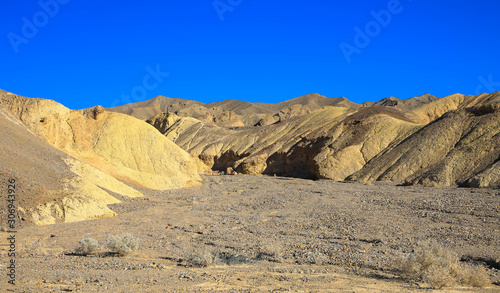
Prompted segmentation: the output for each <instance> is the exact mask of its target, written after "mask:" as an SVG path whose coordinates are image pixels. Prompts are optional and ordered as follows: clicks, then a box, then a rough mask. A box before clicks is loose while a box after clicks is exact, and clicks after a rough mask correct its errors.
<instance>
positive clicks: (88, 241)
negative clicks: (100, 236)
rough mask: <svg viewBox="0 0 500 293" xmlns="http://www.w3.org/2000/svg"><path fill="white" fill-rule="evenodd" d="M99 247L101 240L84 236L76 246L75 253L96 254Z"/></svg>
mask: <svg viewBox="0 0 500 293" xmlns="http://www.w3.org/2000/svg"><path fill="white" fill-rule="evenodd" d="M97 249H99V242H97V240H95V239H92V238H83V239H82V240H80V241H79V242H78V246H77V247H76V248H75V253H76V254H79V255H83V256H86V255H89V254H94V253H95V252H96V251H97Z"/></svg>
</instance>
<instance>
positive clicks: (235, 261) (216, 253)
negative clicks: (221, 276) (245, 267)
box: [182, 247, 254, 268]
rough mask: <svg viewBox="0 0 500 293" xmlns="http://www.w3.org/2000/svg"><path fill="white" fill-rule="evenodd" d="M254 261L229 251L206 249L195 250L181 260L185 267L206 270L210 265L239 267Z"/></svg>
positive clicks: (246, 256)
mask: <svg viewBox="0 0 500 293" xmlns="http://www.w3.org/2000/svg"><path fill="white" fill-rule="evenodd" d="M253 261H254V260H253V259H252V258H250V257H249V256H248V255H245V254H240V253H236V252H232V251H231V252H230V251H221V250H219V249H211V248H207V247H202V248H195V249H194V250H193V251H192V252H190V253H187V254H186V255H185V257H184V259H183V260H182V262H183V265H185V266H187V267H197V268H206V267H209V266H212V265H229V266H230V265H240V264H248V263H251V262H253Z"/></svg>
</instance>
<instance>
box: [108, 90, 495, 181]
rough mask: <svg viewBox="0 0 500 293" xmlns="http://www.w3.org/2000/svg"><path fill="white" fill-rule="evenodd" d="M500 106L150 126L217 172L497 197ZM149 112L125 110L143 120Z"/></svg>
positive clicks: (295, 114)
mask: <svg viewBox="0 0 500 293" xmlns="http://www.w3.org/2000/svg"><path fill="white" fill-rule="evenodd" d="M155 99H161V100H163V101H166V102H164V104H169V103H170V102H169V101H170V100H174V99H169V98H165V97H161V98H155ZM499 103H500V93H494V94H490V95H488V94H482V95H478V96H471V95H461V94H454V95H450V96H447V97H444V98H438V97H436V96H433V95H430V94H426V95H422V96H419V97H414V98H411V99H408V100H400V99H397V98H394V97H390V98H387V99H383V100H381V101H379V102H376V103H364V104H362V105H359V104H355V103H351V102H349V101H348V100H346V99H344V98H337V99H331V98H326V97H324V96H321V95H317V94H312V95H306V96H303V97H298V98H295V99H292V100H289V101H285V102H281V103H277V104H266V103H249V102H240V101H234V100H228V101H223V102H219V103H212V104H200V103H197V102H192V103H190V102H184V103H183V105H184V108H182V107H181V105H179V104H177V106H176V107H177V108H176V107H172V111H170V110H169V111H164V112H161V113H157V114H155V115H154V116H152V117H150V118H149V119H147V122H149V123H150V124H152V125H153V126H155V127H156V128H157V129H158V130H159V131H160V132H161V133H163V134H164V135H166V136H167V137H168V138H169V139H171V140H172V141H174V142H175V143H176V144H177V145H179V146H180V147H182V148H183V149H184V150H186V151H188V152H189V153H190V154H191V155H193V156H197V157H199V158H200V159H201V160H202V161H203V162H204V163H205V164H206V165H207V166H208V167H210V168H212V169H213V170H219V171H225V172H234V171H235V172H239V173H244V174H267V175H283V176H292V177H301V178H316V179H317V178H326V179H335V180H345V179H349V180H361V181H372V180H384V181H394V182H401V183H405V184H423V185H427V186H449V185H456V184H458V185H467V186H477V187H498V185H499V183H498V182H499V181H500V179H499V175H498V174H499V170H498V166H499V165H498V163H496V162H497V161H498V159H499V158H500V148H499V147H498V144H499V143H500V135H499V133H500V123H499V121H500V120H499V119H498V118H499V117H498V115H499V108H498V105H499ZM145 104H148V103H145ZM143 105H144V104H131V105H125V106H122V107H124V108H127V109H137V111H139V110H142V109H143ZM193 105H194V106H193ZM208 105H209V106H208ZM200 107H202V108H204V109H208V111H212V112H210V113H211V114H207V116H206V117H209V119H201V118H200V116H199V115H198V114H197V113H199V109H200ZM111 110H113V111H116V110H120V108H118V109H117V108H114V109H111ZM156 110H157V111H159V110H161V109H160V108H157V109H156ZM190 113H195V114H192V115H191V114H190ZM205 113H206V112H205ZM220 113H231V114H230V115H228V116H230V117H232V118H234V120H232V121H233V122H234V121H241V122H243V123H239V122H238V123H229V124H224V123H217V119H215V118H213V117H215V116H217V115H218V114H220ZM210 115H212V116H210ZM210 117H212V118H210ZM259 118H260V120H258V122H257V123H254V122H255V121H256V120H257V119H259ZM225 121H228V120H227V119H226V120H225ZM241 124H243V125H244V126H245V127H241ZM228 126H231V127H228ZM234 126H240V127H234Z"/></svg>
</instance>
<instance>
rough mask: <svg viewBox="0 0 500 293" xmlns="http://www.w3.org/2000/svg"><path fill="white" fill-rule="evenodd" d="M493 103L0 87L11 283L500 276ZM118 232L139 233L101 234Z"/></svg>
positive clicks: (392, 287)
mask: <svg viewBox="0 0 500 293" xmlns="http://www.w3.org/2000/svg"><path fill="white" fill-rule="evenodd" d="M499 118H500V92H497V93H493V94H482V95H478V96H467V95H460V94H455V95H451V96H448V97H444V98H438V97H435V96H432V95H429V94H427V95H423V96H420V97H415V98H412V99H409V100H400V99H397V98H395V97H390V98H387V99H383V100H381V101H379V102H376V103H364V104H356V103H352V102H350V101H348V100H347V99H345V98H327V97H324V96H321V95H318V94H311V95H306V96H302V97H298V98H295V99H292V100H289V101H284V102H281V103H276V104H267V103H249V102H243V101H235V100H227V101H222V102H217V103H208V104H205V103H200V102H195V101H189V100H182V99H173V98H167V97H163V96H158V97H156V98H154V99H151V100H148V101H144V102H139V103H133V104H127V105H123V106H119V107H114V108H109V109H105V108H102V107H100V106H95V107H92V108H89V109H83V110H70V109H68V108H66V107H64V106H63V105H61V104H59V103H57V102H54V101H51V100H45V99H33V98H26V97H22V96H18V95H16V94H13V93H9V92H5V91H0V133H1V134H2V139H1V140H0V180H1V181H0V182H1V183H0V186H1V192H2V202H3V204H0V220H1V222H0V227H1V228H2V232H1V237H2V239H4V240H5V239H7V237H9V235H10V234H9V232H8V231H9V226H8V221H7V219H8V217H9V214H13V215H14V217H15V228H16V229H17V230H19V231H18V234H16V235H17V236H16V237H17V247H16V249H17V250H16V251H17V254H16V256H15V257H16V261H17V264H18V265H17V268H16V270H17V271H16V274H17V280H18V282H17V285H16V286H17V287H6V288H14V290H15V291H16V292H61V291H79V292H236V291H244V292H274V291H289V292H300V291H302V292H353V291H355V292H382V291H383V292H409V291H412V292H413V291H415V292H427V291H428V290H429V289H430V288H439V287H448V288H452V289H450V290H451V291H449V292H498V291H499V289H498V288H499V287H498V284H500V283H499V282H500V260H499V259H500V250H499V248H500V228H499V227H500V217H499V215H500V195H499V191H498V188H499V187H500V162H499V159H500V119H499ZM224 174H225V175H224ZM230 175H233V176H230ZM256 175H258V176H256ZM261 175H269V176H261ZM11 179H15V181H16V187H15V189H16V200H15V209H14V210H12V209H10V208H9V207H8V205H7V194H8V190H7V189H8V187H7V186H8V184H7V183H8V180H11ZM310 179H314V180H310ZM324 179H328V180H324ZM12 211H14V212H12ZM124 233H131V234H132V235H134V236H136V237H138V238H139V239H140V246H139V248H138V250H137V251H134V252H132V253H131V254H129V255H126V256H117V255H116V254H113V253H110V252H109V251H107V250H106V247H105V245H103V244H104V243H105V241H106V237H107V235H108V234H114V235H118V234H124ZM82 238H93V239H96V240H98V241H99V243H100V244H101V245H100V246H99V248H97V250H96V251H93V253H91V254H90V255H88V256H81V255H76V254H75V246H76V245H77V244H78V241H79V240H81V239H82ZM3 243H4V242H2V244H3ZM422 243H424V244H422ZM432 243H435V245H434V244H432ZM426 245H427V246H426ZM428 245H430V246H428ZM433 245H434V246H433ZM440 247H441V248H440ZM442 247H444V248H442ZM422 249H423V250H422ZM0 258H1V259H0V261H1V264H0V269H2V270H3V269H5V270H7V264H9V262H10V259H11V258H12V257H11V256H9V253H8V246H2V247H1V248H0ZM3 275H4V276H3V278H5V280H4V279H1V280H0V281H2V282H4V283H5V284H7V279H6V278H7V276H6V274H3ZM495 284H496V285H495ZM3 286H4V284H3V283H2V284H1V285H0V288H2V287H3ZM474 286H477V287H474ZM480 287H481V288H480Z"/></svg>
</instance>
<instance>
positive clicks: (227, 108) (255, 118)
mask: <svg viewBox="0 0 500 293" xmlns="http://www.w3.org/2000/svg"><path fill="white" fill-rule="evenodd" d="M328 106H340V107H359V105H357V104H355V103H352V102H349V101H348V100H347V99H345V98H327V97H325V96H322V95H319V94H310V95H305V96H302V97H298V98H295V99H291V100H288V101H284V102H281V103H276V104H271V103H250V102H245V101H237V100H224V101H221V102H214V103H208V104H204V103H200V102H196V101H189V100H183V99H175V98H167V97H164V96H158V97H155V98H153V99H151V100H148V101H143V102H139V103H132V104H126V105H123V106H117V107H113V108H108V109H107V110H109V111H112V112H119V113H124V114H128V115H131V116H134V117H136V118H139V119H143V120H146V119H149V118H151V117H153V116H155V115H157V114H160V113H167V112H168V113H174V114H176V115H178V116H180V117H191V118H195V119H198V120H200V121H203V122H205V123H207V124H213V125H217V126H223V127H243V126H249V127H251V126H255V125H256V124H258V125H260V126H262V125H268V124H273V123H276V122H278V121H282V120H284V119H286V118H290V117H295V116H302V115H304V114H308V113H311V112H312V111H316V110H320V109H324V108H325V107H328Z"/></svg>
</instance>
